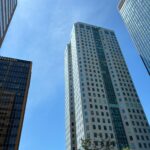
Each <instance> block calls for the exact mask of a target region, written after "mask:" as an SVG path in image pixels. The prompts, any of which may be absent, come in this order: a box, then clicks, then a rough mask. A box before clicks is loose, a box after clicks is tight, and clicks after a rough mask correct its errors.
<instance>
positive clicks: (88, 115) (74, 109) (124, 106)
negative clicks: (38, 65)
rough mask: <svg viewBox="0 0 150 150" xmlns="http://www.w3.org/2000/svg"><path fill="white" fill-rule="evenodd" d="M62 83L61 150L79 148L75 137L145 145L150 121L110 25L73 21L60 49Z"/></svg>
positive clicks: (139, 148) (119, 145) (149, 142)
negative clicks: (63, 140) (63, 120)
mask: <svg viewBox="0 0 150 150" xmlns="http://www.w3.org/2000/svg"><path fill="white" fill-rule="evenodd" d="M65 88H66V90H65V91H66V92H65V95H66V97H65V100H66V108H65V111H66V143H67V144H66V145H67V150H78V149H80V150H82V148H81V139H91V140H92V141H93V142H94V143H95V144H96V146H97V147H99V149H100V144H99V143H100V141H102V140H108V139H111V140H112V141H113V142H114V143H115V147H114V150H122V149H123V148H126V147H129V148H130V149H132V150H149V149H150V126H149V123H148V121H147V119H146V116H145V113H144V111H143V108H142V105H141V103H140V100H139V98H138V95H137V92H136V90H135V87H134V84H133V82H132V79H131V76H130V74H129V72H128V68H127V65H126V63H125V61H124V58H123V55H122V53H121V49H120V47H119V44H118V41H117V39H116V36H115V33H114V32H113V31H112V30H108V29H104V28H101V27H97V26H93V25H89V24H86V23H81V22H78V23H75V24H74V26H73V30H72V33H71V41H70V43H69V45H68V46H67V49H66V52H65ZM72 123H73V124H72ZM72 131H75V132H72ZM72 143H74V146H73V145H72Z"/></svg>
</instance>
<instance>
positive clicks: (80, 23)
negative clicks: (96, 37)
mask: <svg viewBox="0 0 150 150" xmlns="http://www.w3.org/2000/svg"><path fill="white" fill-rule="evenodd" d="M76 24H84V25H88V26H92V27H96V28H100V29H104V30H109V31H112V32H114V30H113V29H108V28H105V27H100V26H97V25H93V24H88V23H85V22H80V21H78V22H75V23H74V25H76Z"/></svg>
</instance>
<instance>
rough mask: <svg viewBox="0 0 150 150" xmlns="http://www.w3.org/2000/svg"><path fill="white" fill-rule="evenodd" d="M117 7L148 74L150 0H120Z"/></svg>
mask: <svg viewBox="0 0 150 150" xmlns="http://www.w3.org/2000/svg"><path fill="white" fill-rule="evenodd" d="M118 7H119V12H120V14H121V17H122V18H123V21H124V23H125V25H126V27H127V29H128V31H129V33H130V35H131V38H132V39H133V42H134V43H135V46H136V47H137V49H138V51H139V54H140V56H141V58H142V60H143V62H144V64H145V66H146V68H147V71H148V73H149V75H150V15H149V13H150V1H149V0H121V1H120V3H119V6H118Z"/></svg>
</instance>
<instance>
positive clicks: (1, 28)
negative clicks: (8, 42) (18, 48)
mask: <svg viewBox="0 0 150 150" xmlns="http://www.w3.org/2000/svg"><path fill="white" fill-rule="evenodd" d="M16 6H17V0H0V47H1V45H2V42H3V40H4V37H5V35H6V32H7V29H8V27H9V24H10V22H11V19H12V16H13V14H14V11H15V9H16Z"/></svg>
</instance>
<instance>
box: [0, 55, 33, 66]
mask: <svg viewBox="0 0 150 150" xmlns="http://www.w3.org/2000/svg"><path fill="white" fill-rule="evenodd" d="M0 59H1V60H8V61H19V62H27V63H31V64H32V61H28V60H22V59H17V58H10V57H5V56H0Z"/></svg>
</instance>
